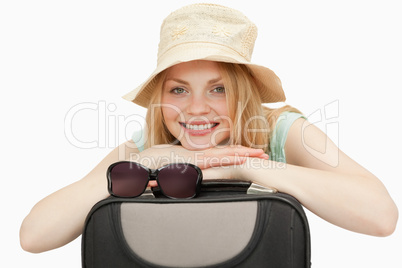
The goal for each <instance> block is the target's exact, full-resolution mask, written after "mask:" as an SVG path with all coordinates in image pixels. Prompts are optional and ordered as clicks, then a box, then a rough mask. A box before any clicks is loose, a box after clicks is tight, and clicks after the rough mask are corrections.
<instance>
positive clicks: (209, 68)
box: [166, 60, 220, 78]
mask: <svg viewBox="0 0 402 268" xmlns="http://www.w3.org/2000/svg"><path fill="white" fill-rule="evenodd" d="M195 74H202V75H211V76H219V75H220V71H219V65H218V63H217V62H215V61H207V60H196V61H189V62H182V63H179V64H176V65H174V66H172V67H170V68H169V69H167V74H166V76H167V78H170V77H172V76H180V75H181V76H186V75H195Z"/></svg>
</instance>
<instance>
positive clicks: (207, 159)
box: [129, 145, 268, 186]
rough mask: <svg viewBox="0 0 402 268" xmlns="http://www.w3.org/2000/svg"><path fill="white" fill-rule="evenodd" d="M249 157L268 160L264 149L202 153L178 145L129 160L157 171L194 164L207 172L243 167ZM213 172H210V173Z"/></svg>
mask: <svg viewBox="0 0 402 268" xmlns="http://www.w3.org/2000/svg"><path fill="white" fill-rule="evenodd" d="M249 157H255V158H260V159H268V155H267V154H266V153H265V152H264V151H263V150H262V149H253V148H249V147H244V146H226V147H214V148H209V149H206V150H201V151H190V150H187V149H185V148H184V147H182V146H178V145H175V146H172V145H157V146H153V147H151V148H148V149H146V150H144V151H142V152H141V153H139V154H137V155H134V157H132V158H131V159H129V160H130V161H135V162H138V163H140V164H142V165H144V166H147V167H149V168H152V169H157V168H159V167H162V166H164V165H167V164H170V163H192V164H194V165H197V166H198V167H200V168H201V169H203V170H205V169H209V168H213V167H228V166H229V167H230V166H237V165H241V164H243V163H245V161H246V160H247V158H249ZM230 170H232V169H231V168H227V169H226V170H225V172H226V176H227V173H228V172H230ZM211 172H212V171H208V173H211ZM203 173H204V172H203ZM222 175H223V174H222ZM154 184H155V185H154ZM149 186H156V182H154V181H153V182H151V183H150V185H149Z"/></svg>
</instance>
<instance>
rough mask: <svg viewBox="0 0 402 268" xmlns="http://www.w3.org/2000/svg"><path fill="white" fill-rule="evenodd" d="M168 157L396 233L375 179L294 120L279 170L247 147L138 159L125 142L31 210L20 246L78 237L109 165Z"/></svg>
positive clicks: (372, 230) (344, 222)
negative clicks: (87, 171) (81, 175)
mask: <svg viewBox="0 0 402 268" xmlns="http://www.w3.org/2000/svg"><path fill="white" fill-rule="evenodd" d="M172 152H175V153H176V154H177V155H180V156H181V157H182V159H185V160H186V161H190V162H193V163H194V164H197V165H199V166H200V167H201V168H202V169H203V176H204V179H216V178H219V179H221V178H228V179H240V180H249V181H253V182H255V183H257V184H260V185H265V186H269V187H275V188H276V189H278V190H279V191H281V192H285V193H288V194H290V195H293V196H294V197H296V198H297V199H298V200H299V201H300V202H301V203H302V204H303V205H304V206H305V207H306V208H308V209H309V210H311V211H312V212H313V213H315V214H317V215H318V216H320V217H321V218H323V219H324V220H326V221H328V222H331V223H333V224H335V225H338V226H340V227H343V228H345V229H348V230H351V231H355V232H359V233H365V234H369V235H375V236H387V235H390V234H391V233H392V232H393V231H394V229H395V227H396V223H397V220H398V210H397V207H396V205H395V203H394V202H393V200H392V198H391V197H390V196H389V194H388V192H387V190H386V189H385V187H384V185H383V184H382V183H381V182H380V180H378V179H377V178H376V177H375V176H374V175H373V174H371V173H370V172H368V171H367V170H365V169H364V168H363V167H361V166H360V165H358V164H357V163H356V162H354V161H353V160H352V159H350V158H349V157H348V156H347V155H345V154H344V153H343V152H342V151H340V150H339V149H338V148H337V147H336V146H335V145H334V144H333V143H332V142H331V141H330V140H329V139H328V138H327V136H326V135H325V134H324V133H322V132H321V131H320V130H319V129H318V128H316V127H315V126H314V125H310V124H309V123H308V122H307V121H305V120H304V119H298V120H296V121H295V123H294V124H293V125H292V127H291V129H290V131H289V134H288V138H287V141H286V145H285V152H286V157H287V164H284V165H277V163H276V162H273V161H270V160H269V159H267V156H266V154H264V152H263V151H262V150H258V149H251V148H246V147H226V148H211V149H207V150H205V151H197V152H194V151H188V150H186V149H184V148H182V147H180V146H173V147H172V146H170V147H166V146H156V147H153V148H150V149H147V150H145V151H143V152H141V153H139V152H138V150H137V149H136V148H135V146H133V143H132V142H131V141H128V142H126V143H123V144H121V145H120V146H119V147H117V148H116V149H114V150H113V151H112V152H111V153H110V154H109V155H108V156H107V157H106V158H105V159H103V160H102V161H101V162H100V163H99V164H98V166H96V167H95V168H94V169H93V170H92V171H91V172H90V173H89V174H88V175H87V176H85V177H84V178H83V179H81V180H79V181H77V182H75V183H73V184H71V185H69V186H67V187H65V188H63V189H61V190H59V191H57V192H55V193H53V194H51V195H49V196H48V197H46V198H44V199H43V200H41V201H40V202H39V203H38V204H36V205H35V206H34V208H33V209H32V211H31V212H30V213H29V215H28V216H27V217H26V218H25V220H24V221H23V223H22V225H21V230H20V240H21V246H22V247H23V249H25V250H27V251H30V252H42V251H46V250H50V249H53V248H57V247H60V246H63V245H65V244H67V243H69V242H70V241H72V240H74V239H75V238H76V237H78V236H79V235H80V234H81V232H82V229H83V226H84V221H85V218H86V215H87V214H88V212H89V210H90V209H91V207H92V206H93V205H94V204H95V203H96V202H97V201H99V200H101V199H103V198H106V197H107V196H108V192H107V183H106V177H105V174H106V169H107V168H108V166H109V165H110V164H112V163H114V162H116V161H119V160H123V159H128V160H129V159H132V158H133V157H134V158H135V160H136V161H142V160H144V159H155V160H156V161H154V162H152V164H153V165H158V164H159V165H161V164H166V163H163V161H162V162H161V161H158V160H160V159H163V160H164V161H166V159H168V158H169V157H170V156H171V155H172ZM212 159H214V161H211V160H212ZM148 163H149V165H151V162H148ZM150 167H152V168H155V166H150Z"/></svg>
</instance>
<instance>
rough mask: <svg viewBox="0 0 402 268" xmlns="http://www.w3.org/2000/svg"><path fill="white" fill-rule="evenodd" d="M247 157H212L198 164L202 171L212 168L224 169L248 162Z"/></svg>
mask: <svg viewBox="0 0 402 268" xmlns="http://www.w3.org/2000/svg"><path fill="white" fill-rule="evenodd" d="M246 160H247V158H246V157H241V156H230V155H227V156H223V157H211V158H204V159H203V160H202V161H201V162H198V163H197V166H199V167H200V168H201V169H206V168H211V167H222V166H233V165H241V164H244V163H245V162H246Z"/></svg>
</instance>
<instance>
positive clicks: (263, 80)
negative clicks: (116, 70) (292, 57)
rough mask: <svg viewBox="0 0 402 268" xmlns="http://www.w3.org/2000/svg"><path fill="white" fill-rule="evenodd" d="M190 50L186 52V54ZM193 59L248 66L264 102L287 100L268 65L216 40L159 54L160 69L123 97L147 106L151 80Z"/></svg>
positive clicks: (186, 44)
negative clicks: (245, 56)
mask: <svg viewBox="0 0 402 268" xmlns="http://www.w3.org/2000/svg"><path fill="white" fill-rule="evenodd" d="M186 52H187V53H186ZM194 60H210V61H218V62H228V63H235V64H244V65H246V66H247V67H248V68H249V70H250V72H251V73H252V75H253V77H254V78H255V79H256V82H257V85H258V88H259V93H260V97H261V101H262V103H274V102H281V101H285V100H286V97H285V93H284V92H283V89H282V83H281V81H280V79H279V77H278V76H277V75H276V74H275V73H274V72H273V71H272V70H271V69H269V68H267V67H264V66H261V65H257V64H252V63H250V62H249V61H247V60H245V58H244V57H243V56H242V55H240V54H239V53H237V52H236V51H234V50H232V49H231V48H229V47H226V46H223V45H220V44H214V43H201V42H200V43H197V42H195V43H194V42H192V43H185V44H181V45H179V46H175V47H172V48H170V49H169V50H168V51H167V52H166V53H164V54H163V55H160V56H159V61H158V65H157V68H156V69H155V70H154V72H153V73H152V74H151V75H150V76H149V77H148V79H147V80H146V81H145V82H144V83H142V84H141V85H140V86H138V87H137V88H135V89H134V90H132V91H130V92H129V93H127V94H126V95H124V96H123V98H124V99H126V100H128V101H132V102H134V103H136V104H138V105H140V106H143V107H145V108H148V105H149V101H150V99H151V98H150V97H151V95H152V92H153V90H154V88H153V84H154V83H151V82H152V80H153V79H154V78H155V77H156V76H157V75H158V74H159V73H161V72H163V71H164V70H166V69H168V68H169V67H171V66H174V65H176V64H179V63H183V62H189V61H194Z"/></svg>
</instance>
